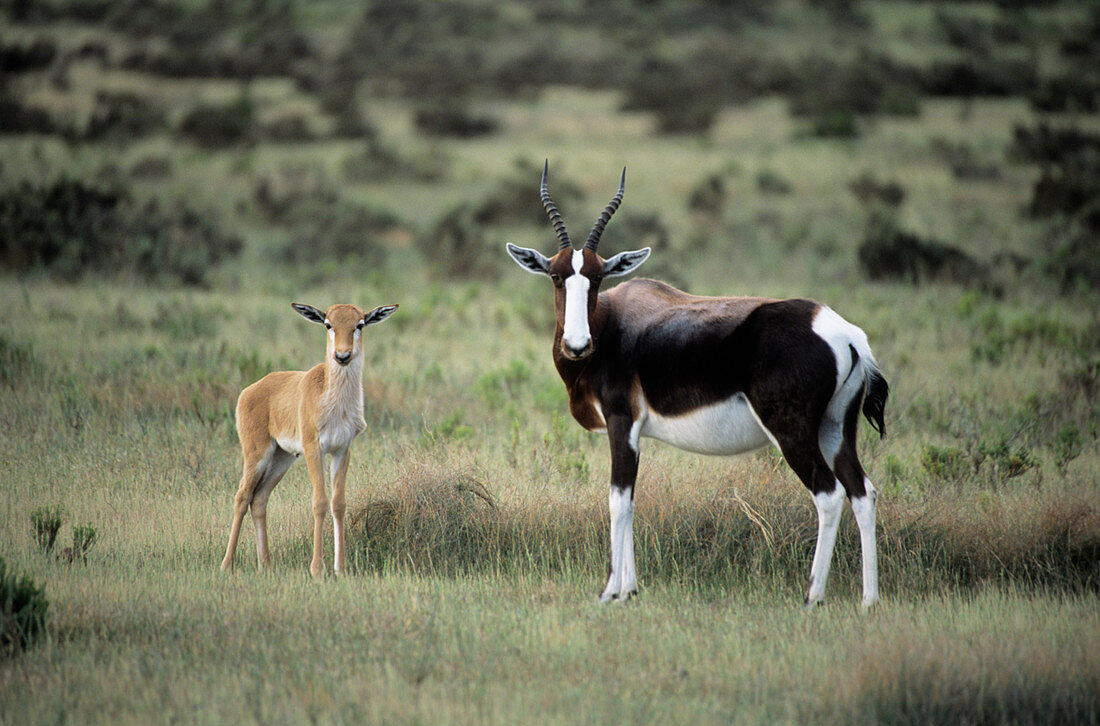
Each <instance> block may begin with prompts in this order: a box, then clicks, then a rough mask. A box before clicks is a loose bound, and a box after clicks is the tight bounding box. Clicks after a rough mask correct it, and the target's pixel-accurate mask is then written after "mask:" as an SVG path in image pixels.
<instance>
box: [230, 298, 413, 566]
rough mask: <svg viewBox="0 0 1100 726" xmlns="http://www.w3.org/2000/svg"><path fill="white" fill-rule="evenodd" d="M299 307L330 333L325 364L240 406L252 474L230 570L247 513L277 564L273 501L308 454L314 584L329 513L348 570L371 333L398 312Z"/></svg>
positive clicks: (246, 481)
mask: <svg viewBox="0 0 1100 726" xmlns="http://www.w3.org/2000/svg"><path fill="white" fill-rule="evenodd" d="M292 306H293V307H294V309H295V310H297V311H298V312H299V313H300V314H301V315H302V317H304V318H305V319H306V320H309V321H312V322H314V323H318V324H319V325H324V326H325V328H326V329H327V330H328V346H327V349H326V352H325V361H324V362H323V363H318V364H317V365H315V366H314V367H313V368H311V369H309V370H308V371H279V372H276V373H269V374H267V375H266V376H264V377H263V378H261V379H260V380H259V381H257V382H256V383H253V384H252V385H251V386H249V387H248V388H246V389H244V390H243V391H242V392H241V395H240V398H238V399H237V434H238V436H240V439H241V453H242V454H243V455H244V473H243V474H242V475H241V486H240V488H239V489H238V490H237V497H236V500H235V501H234V503H233V526H232V528H231V529H230V531H229V546H228V547H226V549H225V559H224V560H222V569H223V570H231V569H233V553H234V552H236V550H237V539H238V537H239V536H240V533H241V521H242V520H243V519H244V515H245V512H246V511H248V510H249V509H251V510H252V523H253V525H255V527H256V555H257V557H258V559H259V564H260V567H261V568H264V567H267V566H268V565H270V564H271V552H270V550H269V549H268V542H267V500H268V498H269V497H270V496H271V491H272V490H273V489H274V488H275V485H276V484H278V483H279V480H280V479H282V478H283V475H284V474H286V471H287V469H289V468H290V465H291V464H293V463H294V459H296V458H297V457H299V456H302V455H305V457H306V466H307V467H308V469H309V478H310V481H311V482H312V483H313V562H312V564H311V565H310V568H309V570H310V572H311V573H312V574H313V576H314V577H318V576H320V575H322V574H324V571H325V560H324V556H323V555H322V552H321V535H322V532H323V530H324V523H325V510H326V509H327V508H331V510H332V520H333V539H334V540H335V553H334V563H333V567H334V570H335V571H336V573H337V574H339V573H341V572H343V570H344V512H345V509H346V505H345V501H344V483H345V480H346V478H347V473H348V459H349V456H348V450H349V448H350V447H351V442H352V440H353V439H355V437H356V436H358V435H359V432H361V431H362V430H363V429H364V428H366V426H367V424H366V421H364V420H363V328H364V327H366V326H368V325H372V324H374V323H380V322H382V321H383V320H385V319H386V318H388V317H389V316H390V315H391V314H392V313H393V311H394V310H396V309H397V306H396V305H382V306H380V307H377V308H375V309H374V310H371V311H370V312H363V310H361V309H360V308H357V307H356V306H354V305H333V306H332V307H330V308H329V309H328V311H327V312H322V311H320V310H318V309H317V308H315V307H311V306H309V305H300V304H298V303H293V304H292ZM329 454H331V455H332V460H331V463H330V465H329V470H330V473H331V476H332V500H331V502H326V501H325V478H324V461H325V456H326V455H329Z"/></svg>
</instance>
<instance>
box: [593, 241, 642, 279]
mask: <svg viewBox="0 0 1100 726" xmlns="http://www.w3.org/2000/svg"><path fill="white" fill-rule="evenodd" d="M648 257H649V248H648V247H643V248H642V249H640V250H634V251H632V252H620V253H619V254H617V255H615V256H614V257H610V258H608V259H606V260H604V263H603V274H604V277H618V276H619V275H628V274H630V273H631V272H634V270H636V269H638V267H639V266H640V265H641V264H642V263H643V262H645V261H646V258H648Z"/></svg>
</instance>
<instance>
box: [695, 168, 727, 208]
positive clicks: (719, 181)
mask: <svg viewBox="0 0 1100 726" xmlns="http://www.w3.org/2000/svg"><path fill="white" fill-rule="evenodd" d="M687 206H688V209H690V210H691V211H693V212H699V213H701V214H705V215H708V216H711V217H720V216H721V214H722V211H723V210H724V209H725V206H726V180H725V179H724V178H723V177H722V175H720V174H711V175H709V176H707V177H706V178H704V179H701V180H700V181H699V183H698V184H696V185H695V186H694V187H692V189H691V191H690V192H689V193H688V201H687Z"/></svg>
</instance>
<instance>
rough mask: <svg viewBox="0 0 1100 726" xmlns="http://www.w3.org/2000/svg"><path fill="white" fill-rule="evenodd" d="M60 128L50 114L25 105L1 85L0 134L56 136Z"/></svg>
mask: <svg viewBox="0 0 1100 726" xmlns="http://www.w3.org/2000/svg"><path fill="white" fill-rule="evenodd" d="M60 128H61V127H60V126H59V125H58V124H56V123H54V120H53V117H51V116H50V114H49V112H47V111H45V110H44V109H41V108H36V107H34V106H27V105H25V104H24V103H23V100H22V99H21V98H19V97H18V96H17V95H15V94H13V93H11V92H10V91H8V90H6V89H4V87H3V85H2V84H0V134H13V135H14V134H54V133H57V132H58V131H59V130H60Z"/></svg>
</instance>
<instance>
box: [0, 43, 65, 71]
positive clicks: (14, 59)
mask: <svg viewBox="0 0 1100 726" xmlns="http://www.w3.org/2000/svg"><path fill="white" fill-rule="evenodd" d="M56 57H57V44H56V43H54V42H53V41H52V40H47V39H45V38H36V39H34V40H33V41H31V42H30V43H28V44H27V45H23V44H22V43H12V44H11V45H9V44H7V43H0V74H2V73H27V72H28V71H40V70H42V69H43V68H48V67H49V65H50V64H51V63H53V61H54V58H56Z"/></svg>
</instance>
